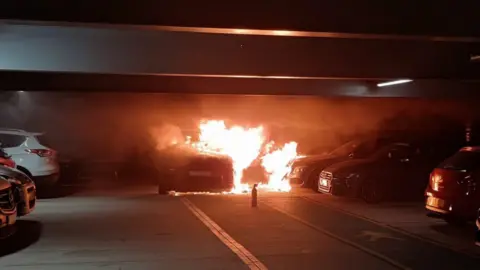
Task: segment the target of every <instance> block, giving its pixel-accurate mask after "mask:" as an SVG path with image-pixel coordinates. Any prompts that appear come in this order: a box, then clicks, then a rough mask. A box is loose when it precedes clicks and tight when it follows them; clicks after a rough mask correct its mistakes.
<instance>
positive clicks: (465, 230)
mask: <svg viewBox="0 0 480 270" xmlns="http://www.w3.org/2000/svg"><path fill="white" fill-rule="evenodd" d="M430 228H432V230H434V231H436V232H439V233H441V234H443V235H447V236H451V237H455V238H461V239H472V243H473V242H474V239H475V231H476V230H475V224H473V223H468V224H464V225H462V226H454V225H450V224H447V223H445V224H435V225H431V226H430Z"/></svg>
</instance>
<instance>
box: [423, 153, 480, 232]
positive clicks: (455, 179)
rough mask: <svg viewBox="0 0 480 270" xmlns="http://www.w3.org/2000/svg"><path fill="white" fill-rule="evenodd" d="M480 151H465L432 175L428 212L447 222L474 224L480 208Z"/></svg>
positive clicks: (426, 192)
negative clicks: (471, 221) (466, 221)
mask: <svg viewBox="0 0 480 270" xmlns="http://www.w3.org/2000/svg"><path fill="white" fill-rule="evenodd" d="M479 184H480V147H479V146H476V147H464V148H462V149H460V151H458V152H457V153H455V154H454V155H453V156H451V157H449V158H447V159H446V160H445V161H443V162H442V163H440V165H438V166H437V167H436V168H435V169H434V170H433V171H432V173H431V174H430V181H429V185H428V187H427V189H426V191H425V195H426V197H427V199H426V208H427V209H428V210H429V211H431V212H433V213H435V215H431V216H440V217H443V218H444V219H445V220H446V221H447V222H451V221H453V222H455V223H456V222H459V221H461V222H462V221H465V220H473V219H474V218H475V216H476V211H477V209H478V208H479V207H480V190H479V189H480V186H479Z"/></svg>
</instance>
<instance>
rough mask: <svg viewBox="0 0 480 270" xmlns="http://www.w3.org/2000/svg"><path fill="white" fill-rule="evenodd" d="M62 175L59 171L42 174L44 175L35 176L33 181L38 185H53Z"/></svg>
mask: <svg viewBox="0 0 480 270" xmlns="http://www.w3.org/2000/svg"><path fill="white" fill-rule="evenodd" d="M59 177H60V174H59V173H54V174H49V175H42V176H33V181H34V182H35V185H37V186H53V185H55V184H56V183H57V182H58V179H59Z"/></svg>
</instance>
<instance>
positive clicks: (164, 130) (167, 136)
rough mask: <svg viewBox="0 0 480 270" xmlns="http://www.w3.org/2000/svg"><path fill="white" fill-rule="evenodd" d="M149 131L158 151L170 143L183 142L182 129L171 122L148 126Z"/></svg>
mask: <svg viewBox="0 0 480 270" xmlns="http://www.w3.org/2000/svg"><path fill="white" fill-rule="evenodd" d="M149 133H150V135H151V137H152V140H153V141H154V143H155V149H157V150H158V151H161V150H163V149H165V148H167V147H169V146H171V145H174V144H178V143H184V142H185V137H184V136H183V133H182V130H181V129H180V128H179V127H178V126H175V125H172V124H163V125H161V126H157V127H150V131H149Z"/></svg>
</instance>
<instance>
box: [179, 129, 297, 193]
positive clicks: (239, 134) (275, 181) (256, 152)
mask: <svg viewBox="0 0 480 270" xmlns="http://www.w3.org/2000/svg"><path fill="white" fill-rule="evenodd" d="M199 129H200V134H199V138H198V142H195V143H191V145H192V146H194V147H195V148H197V149H198V150H199V151H209V152H216V153H220V154H224V155H228V156H229V157H230V158H231V159H232V161H233V168H234V189H233V190H232V192H233V193H241V192H246V191H249V190H250V187H249V186H248V184H244V183H242V182H241V181H242V176H243V171H244V170H245V169H246V168H248V167H249V166H250V165H251V164H252V162H253V161H254V160H255V159H257V158H260V159H261V161H262V166H263V167H264V169H265V171H266V173H267V174H268V176H269V177H268V184H266V185H261V186H260V187H261V188H267V189H269V190H275V191H289V190H290V189H291V188H290V185H289V183H288V181H286V180H285V179H284V177H285V175H286V174H287V173H288V172H289V171H290V166H289V165H290V163H291V161H292V160H293V159H295V157H296V155H297V152H296V149H297V143H295V142H290V143H287V144H285V145H284V146H283V147H280V148H276V147H275V143H274V142H273V141H270V142H268V143H266V142H265V135H264V129H263V127H262V126H258V127H254V128H244V127H240V126H233V127H230V128H228V127H227V126H226V125H225V122H224V121H221V120H209V121H204V122H202V123H200V126H199ZM186 141H187V142H188V143H189V144H190V138H187V139H186ZM262 148H263V149H265V151H264V152H265V153H266V154H264V156H261V153H262ZM274 149H275V150H274Z"/></svg>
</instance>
